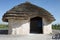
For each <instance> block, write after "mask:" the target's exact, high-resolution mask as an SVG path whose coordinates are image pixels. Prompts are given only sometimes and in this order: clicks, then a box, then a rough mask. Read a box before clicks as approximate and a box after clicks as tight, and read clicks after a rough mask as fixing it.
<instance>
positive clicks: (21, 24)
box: [8, 19, 30, 35]
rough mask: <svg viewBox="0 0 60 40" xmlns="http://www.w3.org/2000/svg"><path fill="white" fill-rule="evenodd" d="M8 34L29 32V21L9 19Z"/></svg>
mask: <svg viewBox="0 0 60 40" xmlns="http://www.w3.org/2000/svg"><path fill="white" fill-rule="evenodd" d="M8 24H9V27H10V28H9V34H13V35H26V34H29V32H30V28H29V27H30V22H29V21H28V20H14V19H10V20H9V23H8Z"/></svg>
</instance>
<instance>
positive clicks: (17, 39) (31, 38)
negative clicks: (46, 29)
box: [0, 30, 60, 40]
mask: <svg viewBox="0 0 60 40" xmlns="http://www.w3.org/2000/svg"><path fill="white" fill-rule="evenodd" d="M56 33H60V30H53V34H56ZM53 34H51V35H47V34H45V35H44V34H36V35H33V34H32V35H23V36H22V35H16V36H14V35H0V40H57V39H52V35H53ZM59 40H60V39H59Z"/></svg>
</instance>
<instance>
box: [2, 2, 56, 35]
mask: <svg viewBox="0 0 60 40" xmlns="http://www.w3.org/2000/svg"><path fill="white" fill-rule="evenodd" d="M2 19H3V21H4V22H8V25H9V29H8V33H9V34H12V35H28V34H50V33H52V24H51V23H52V22H53V21H54V20H55V19H54V17H53V16H52V15H51V14H50V13H49V12H48V11H46V10H45V9H43V8H41V7H38V6H36V5H34V4H31V3H29V2H25V3H21V4H20V5H17V6H15V7H13V8H12V9H10V10H9V11H7V12H6V13H5V14H4V15H3V18H2Z"/></svg>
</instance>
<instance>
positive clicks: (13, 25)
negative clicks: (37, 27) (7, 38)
mask: <svg viewBox="0 0 60 40" xmlns="http://www.w3.org/2000/svg"><path fill="white" fill-rule="evenodd" d="M8 21H9V22H8V24H9V34H12V35H28V34H30V22H29V21H30V20H14V19H9V20H8ZM51 25H52V24H48V22H47V21H46V20H45V19H44V18H43V34H50V33H52V27H51Z"/></svg>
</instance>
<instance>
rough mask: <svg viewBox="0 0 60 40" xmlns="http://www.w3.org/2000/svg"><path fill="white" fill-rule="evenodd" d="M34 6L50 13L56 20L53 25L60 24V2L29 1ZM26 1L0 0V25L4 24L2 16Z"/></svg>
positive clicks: (51, 0) (56, 0) (50, 0)
mask: <svg viewBox="0 0 60 40" xmlns="http://www.w3.org/2000/svg"><path fill="white" fill-rule="evenodd" d="M28 1H29V2H31V3H32V4H35V5H37V6H39V7H42V8H44V9H46V10H47V11H49V12H50V13H51V14H52V15H53V16H54V17H55V19H56V21H54V22H53V24H57V23H58V24H60V0H28ZM24 2H26V0H0V24H4V23H5V22H3V21H2V16H3V15H4V13H5V12H6V11H8V10H9V9H11V8H13V7H14V6H16V5H18V4H21V3H24Z"/></svg>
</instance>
